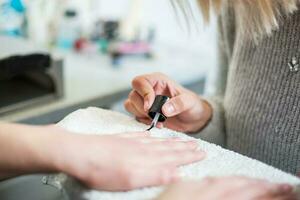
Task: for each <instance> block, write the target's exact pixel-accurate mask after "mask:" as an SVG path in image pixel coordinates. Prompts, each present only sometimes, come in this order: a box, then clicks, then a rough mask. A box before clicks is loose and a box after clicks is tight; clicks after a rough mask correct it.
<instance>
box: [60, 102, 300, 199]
mask: <svg viewBox="0 0 300 200" xmlns="http://www.w3.org/2000/svg"><path fill="white" fill-rule="evenodd" d="M59 126H61V127H63V128H66V129H67V130H70V131H74V132H77V133H87V134H88V133H93V134H115V133H122V132H129V131H144V130H146V128H147V126H145V125H143V124H140V123H138V122H136V121H135V120H134V119H133V118H130V117H128V116H126V115H124V114H120V113H116V112H112V111H108V110H103V109H98V108H88V109H83V110H78V111H76V112H73V113H71V114H70V115H69V116H67V117H66V118H65V119H64V120H62V121H61V122H60V123H59ZM151 135H152V136H154V137H163V138H168V137H180V138H184V139H193V138H191V137H189V136H187V135H185V134H182V133H178V132H175V131H171V130H168V129H162V130H159V129H155V128H154V129H153V130H152V131H151ZM198 143H199V148H201V149H203V150H204V151H206V152H207V157H206V159H205V160H203V161H201V162H198V163H195V164H191V165H188V166H183V167H181V169H180V170H181V172H182V176H183V177H184V178H189V179H201V178H203V177H206V176H228V175H244V176H248V177H255V178H261V179H266V180H269V181H272V182H278V183H290V184H295V185H299V184H300V179H298V178H296V177H294V176H292V175H290V174H287V173H285V172H282V171H280V170H278V169H275V168H273V167H271V166H268V165H266V164H263V163H261V162H259V161H257V160H253V159H251V158H247V157H245V156H242V155H240V154H237V153H235V152H232V151H228V150H225V149H223V148H221V147H219V146H216V145H214V144H210V143H207V142H205V141H202V140H198ZM132 167H133V168H134V167H135V166H132ZM161 190H162V188H144V189H139V190H135V191H130V192H117V193H113V192H104V191H94V190H90V191H85V192H84V197H85V198H86V199H89V200H102V199H103V200H110V199H126V200H134V199H138V200H140V199H151V198H153V197H156V196H157V195H158V194H159V192H160V191H161Z"/></svg>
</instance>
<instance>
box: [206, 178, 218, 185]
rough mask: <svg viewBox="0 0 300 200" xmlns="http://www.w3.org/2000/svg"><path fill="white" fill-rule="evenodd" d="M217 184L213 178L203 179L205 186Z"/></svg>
mask: <svg viewBox="0 0 300 200" xmlns="http://www.w3.org/2000/svg"><path fill="white" fill-rule="evenodd" d="M216 182H217V179H216V178H214V177H206V178H204V179H203V183H204V184H207V185H211V184H213V183H216Z"/></svg>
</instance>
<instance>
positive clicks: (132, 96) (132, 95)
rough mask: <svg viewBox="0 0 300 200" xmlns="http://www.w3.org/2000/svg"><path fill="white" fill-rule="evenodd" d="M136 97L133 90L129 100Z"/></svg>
mask: <svg viewBox="0 0 300 200" xmlns="http://www.w3.org/2000/svg"><path fill="white" fill-rule="evenodd" d="M134 96H135V92H134V91H133V90H132V91H131V92H130V93H129V95H128V98H129V99H133V98H134Z"/></svg>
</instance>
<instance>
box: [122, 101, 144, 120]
mask: <svg viewBox="0 0 300 200" xmlns="http://www.w3.org/2000/svg"><path fill="white" fill-rule="evenodd" d="M124 107H125V109H126V110H127V111H128V112H129V113H131V114H133V115H134V116H136V117H138V118H144V117H145V116H144V114H143V113H140V112H139V111H138V110H137V109H136V108H135V106H134V105H133V103H132V102H131V101H130V100H126V101H125V103H124Z"/></svg>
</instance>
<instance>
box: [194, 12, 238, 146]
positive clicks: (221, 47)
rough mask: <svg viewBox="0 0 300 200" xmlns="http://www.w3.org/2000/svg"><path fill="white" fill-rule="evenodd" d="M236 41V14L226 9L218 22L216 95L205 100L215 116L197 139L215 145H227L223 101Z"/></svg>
mask: <svg viewBox="0 0 300 200" xmlns="http://www.w3.org/2000/svg"><path fill="white" fill-rule="evenodd" d="M234 40H235V27H234V14H233V11H230V10H229V9H226V11H225V12H223V13H222V14H221V16H220V18H219V20H218V52H217V53H218V66H217V69H216V71H215V73H216V79H215V83H213V85H214V87H215V89H214V91H215V92H214V93H213V94H210V96H206V97H205V96H204V98H205V99H206V100H207V101H208V102H209V103H210V104H211V106H212V108H213V116H212V120H211V121H210V123H209V124H208V125H207V126H206V127H205V128H204V129H203V130H201V132H199V133H197V134H196V135H195V137H197V138H200V139H203V140H206V141H208V142H211V143H215V144H218V145H221V146H225V145H226V129H225V112H224V107H223V100H224V96H225V90H226V83H227V77H228V70H229V65H230V60H231V56H232V52H233V46H234Z"/></svg>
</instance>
